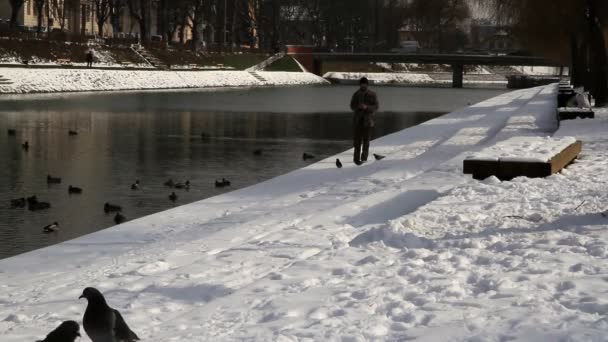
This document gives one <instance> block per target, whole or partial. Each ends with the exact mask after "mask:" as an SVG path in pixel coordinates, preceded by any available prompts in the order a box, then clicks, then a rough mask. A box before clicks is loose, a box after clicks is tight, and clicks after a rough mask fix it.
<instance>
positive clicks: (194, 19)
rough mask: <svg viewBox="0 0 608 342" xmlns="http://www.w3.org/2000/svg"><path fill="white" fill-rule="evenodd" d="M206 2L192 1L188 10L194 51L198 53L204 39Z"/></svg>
mask: <svg viewBox="0 0 608 342" xmlns="http://www.w3.org/2000/svg"><path fill="white" fill-rule="evenodd" d="M206 4H207V2H206V1H205V0H191V1H190V4H189V8H188V17H189V21H190V23H191V25H192V46H191V47H190V48H191V49H192V51H194V52H196V51H198V49H199V45H200V41H201V37H202V32H201V29H202V25H203V23H204V21H205V5H206Z"/></svg>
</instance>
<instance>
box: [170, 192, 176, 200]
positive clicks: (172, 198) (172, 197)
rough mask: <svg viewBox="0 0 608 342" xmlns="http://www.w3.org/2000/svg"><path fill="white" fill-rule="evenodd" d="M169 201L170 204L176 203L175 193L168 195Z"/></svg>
mask: <svg viewBox="0 0 608 342" xmlns="http://www.w3.org/2000/svg"><path fill="white" fill-rule="evenodd" d="M169 199H170V200H171V202H175V201H177V195H176V194H175V192H172V193H171V195H169Z"/></svg>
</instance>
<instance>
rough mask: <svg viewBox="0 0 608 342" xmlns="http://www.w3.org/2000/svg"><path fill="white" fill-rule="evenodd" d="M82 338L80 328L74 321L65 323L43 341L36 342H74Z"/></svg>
mask: <svg viewBox="0 0 608 342" xmlns="http://www.w3.org/2000/svg"><path fill="white" fill-rule="evenodd" d="M76 337H80V326H79V325H78V323H76V322H74V321H65V322H63V323H61V324H60V325H59V326H58V327H57V329H55V330H53V331H51V332H50V333H49V334H48V335H46V338H45V339H44V340H42V341H36V342H74V341H75V340H76Z"/></svg>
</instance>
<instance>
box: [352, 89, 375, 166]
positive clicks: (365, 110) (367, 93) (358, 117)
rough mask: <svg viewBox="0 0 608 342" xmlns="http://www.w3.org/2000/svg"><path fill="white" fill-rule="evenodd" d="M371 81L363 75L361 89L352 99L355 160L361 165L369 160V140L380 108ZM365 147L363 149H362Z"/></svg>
mask: <svg viewBox="0 0 608 342" xmlns="http://www.w3.org/2000/svg"><path fill="white" fill-rule="evenodd" d="M368 88H369V81H368V80H367V78H365V77H363V78H361V80H359V90H357V92H356V93H355V94H354V95H353V98H352V99H351V101H350V109H352V111H353V112H354V113H355V114H354V115H353V140H354V147H355V155H354V158H353V160H354V162H355V164H357V165H361V164H362V163H365V162H366V161H367V156H368V155H369V142H370V140H371V138H372V134H373V131H374V126H375V122H374V113H375V112H376V111H377V110H378V107H379V104H378V97H377V96H376V93H374V92H373V91H371V90H369V89H368ZM361 147H363V149H361Z"/></svg>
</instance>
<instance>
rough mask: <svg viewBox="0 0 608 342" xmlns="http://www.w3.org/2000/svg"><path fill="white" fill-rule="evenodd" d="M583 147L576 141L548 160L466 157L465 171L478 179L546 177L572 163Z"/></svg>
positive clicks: (506, 179)
mask: <svg viewBox="0 0 608 342" xmlns="http://www.w3.org/2000/svg"><path fill="white" fill-rule="evenodd" d="M582 147H583V143H582V142H581V141H576V142H575V143H573V144H571V145H569V146H568V147H566V148H565V149H563V150H562V151H561V152H559V153H558V154H556V155H554V156H553V157H552V158H551V159H550V160H549V161H547V162H539V161H525V160H523V159H522V160H521V161H518V160H501V159H496V160H477V159H465V160H464V162H463V172H464V174H470V175H473V178H474V179H478V180H483V179H486V178H488V177H490V176H495V177H497V178H498V179H500V180H503V181H509V180H512V179H513V178H516V177H529V178H544V177H548V176H551V175H552V174H555V173H557V172H559V171H561V170H562V169H563V168H565V167H566V166H568V165H570V164H571V163H572V162H573V161H574V160H575V159H576V158H577V157H578V155H579V154H580V153H581V151H582Z"/></svg>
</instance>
